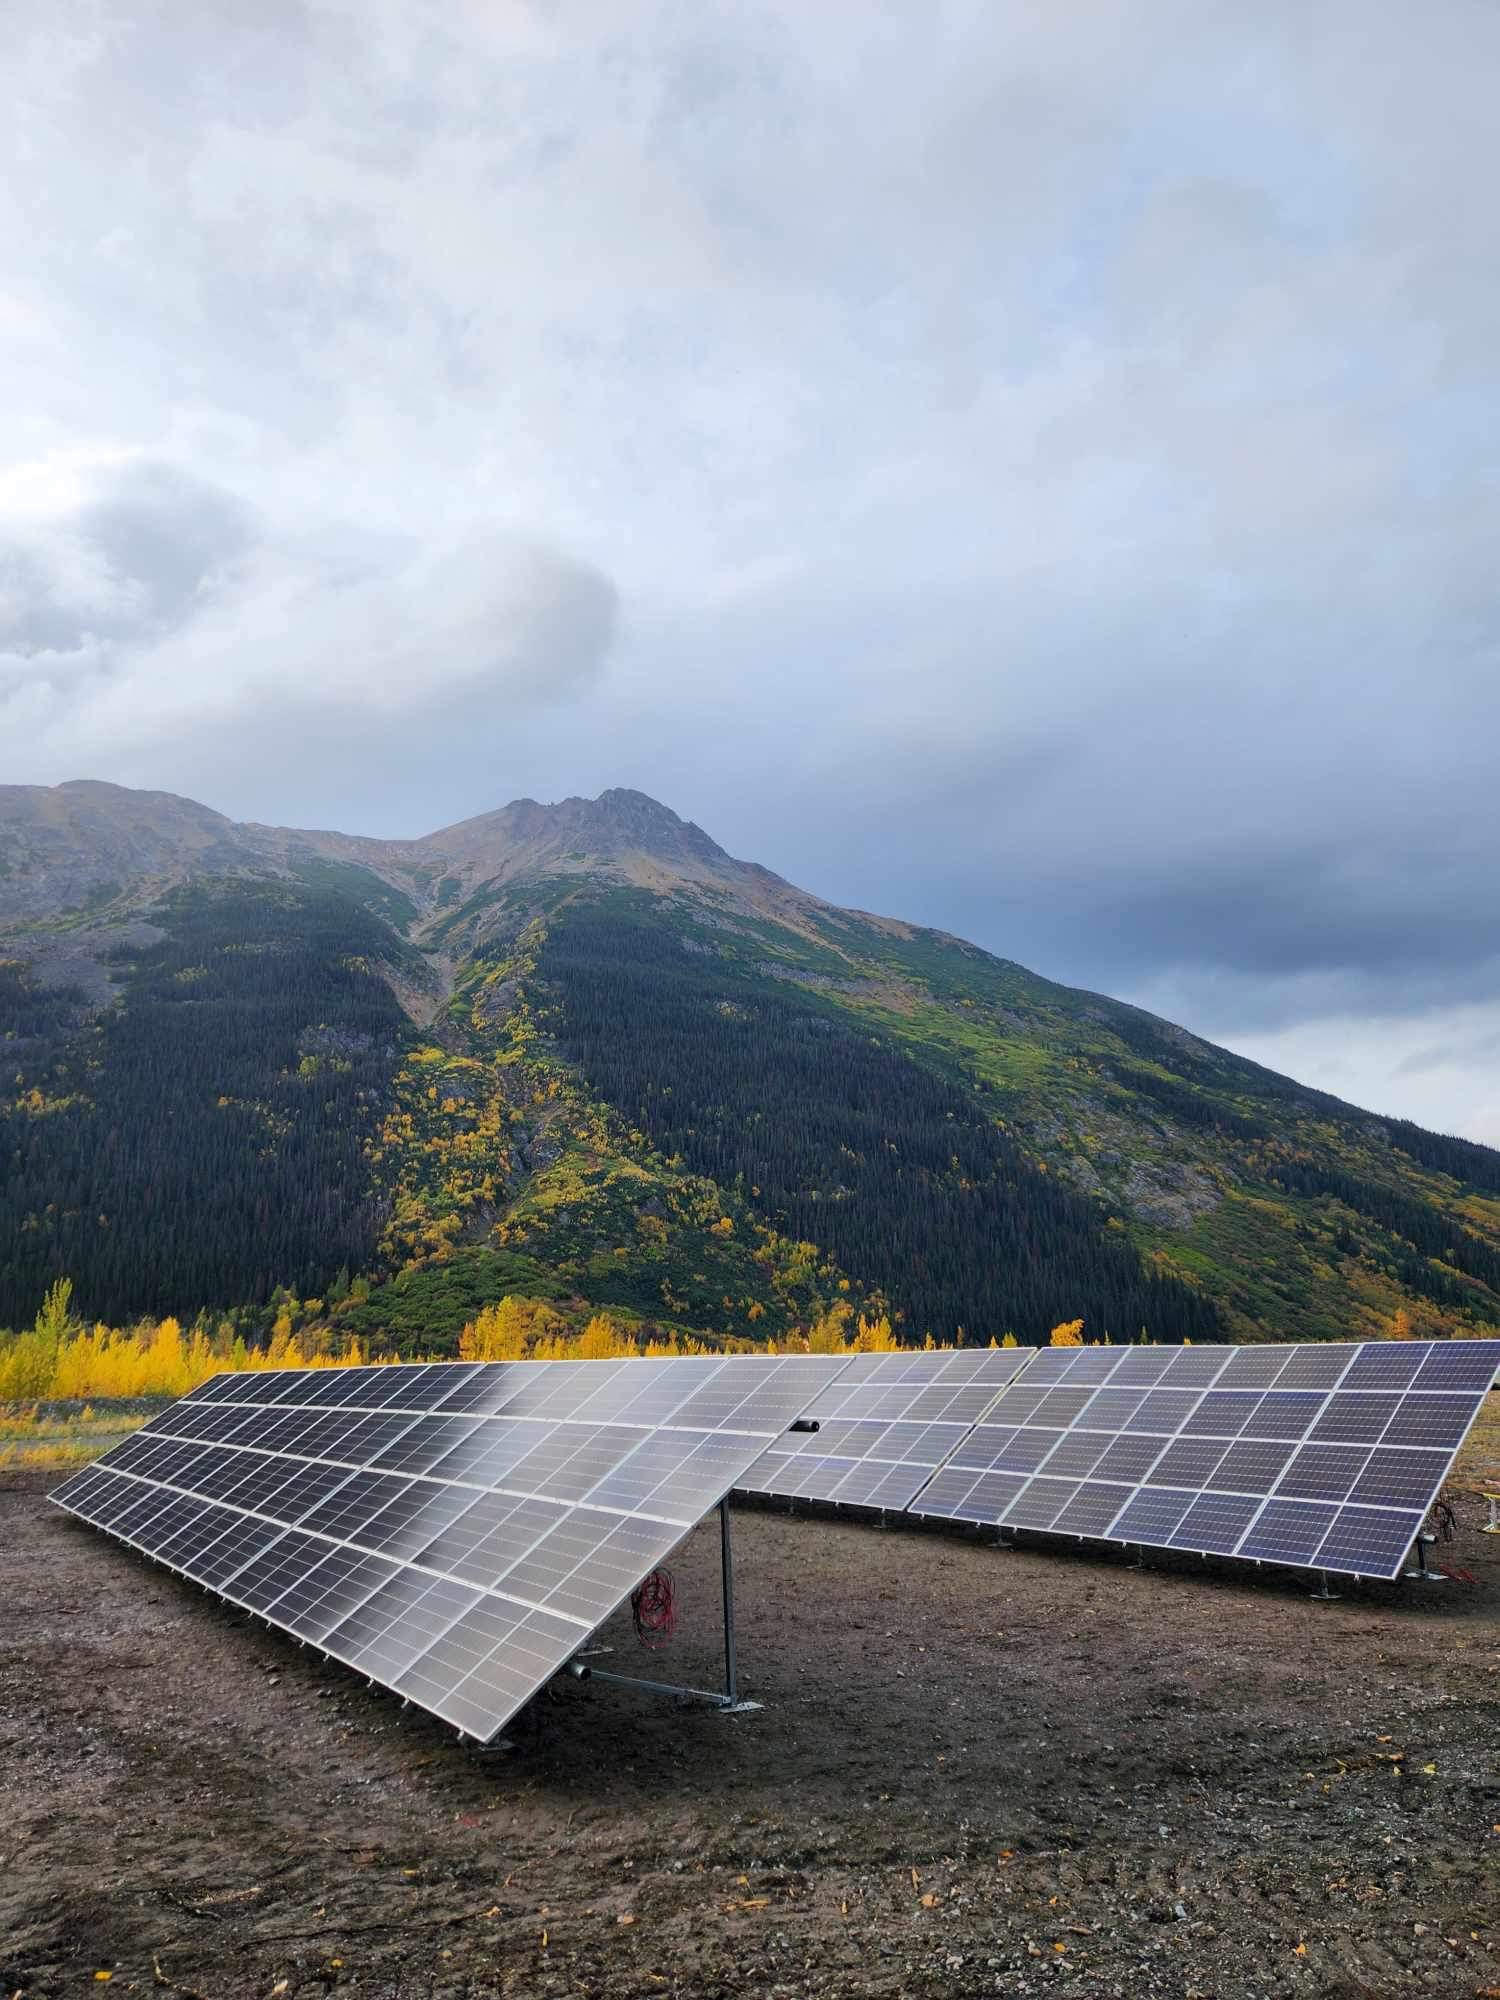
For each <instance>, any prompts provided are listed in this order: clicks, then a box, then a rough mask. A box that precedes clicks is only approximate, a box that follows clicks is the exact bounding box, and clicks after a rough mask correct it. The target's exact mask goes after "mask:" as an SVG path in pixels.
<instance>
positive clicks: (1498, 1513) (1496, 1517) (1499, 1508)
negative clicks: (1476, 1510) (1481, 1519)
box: [1479, 1493, 1500, 1535]
mask: <svg viewBox="0 0 1500 2000" xmlns="http://www.w3.org/2000/svg"><path fill="white" fill-rule="evenodd" d="M1484 1498H1485V1499H1486V1500H1487V1501H1488V1503H1489V1509H1490V1518H1489V1519H1488V1520H1487V1521H1486V1522H1485V1523H1484V1526H1483V1527H1482V1528H1481V1529H1480V1530H1479V1532H1480V1534H1481V1535H1500V1493H1486V1494H1485V1496H1484Z"/></svg>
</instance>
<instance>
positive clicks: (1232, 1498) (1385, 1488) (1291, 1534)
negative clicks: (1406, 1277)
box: [786, 1340, 1500, 1577]
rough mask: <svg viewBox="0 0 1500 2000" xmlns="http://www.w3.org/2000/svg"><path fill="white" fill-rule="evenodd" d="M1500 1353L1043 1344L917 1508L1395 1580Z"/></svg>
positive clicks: (1481, 1343)
mask: <svg viewBox="0 0 1500 2000" xmlns="http://www.w3.org/2000/svg"><path fill="white" fill-rule="evenodd" d="M1497 1365H1500V1341H1497V1340H1463V1341H1378V1342H1373V1341H1372V1342H1353V1341H1340V1342H1328V1343H1318V1344H1316V1345H1313V1344H1308V1345H1305V1346H1300V1347H1191V1346H1184V1347H1176V1348H1174V1347H1117V1348H1112V1347H1087V1348H1044V1349H1043V1350H1042V1351H1041V1352H1040V1353H1038V1354H1037V1355H1036V1356H1035V1358H1034V1359H1033V1360H1032V1362H1031V1365H1030V1366H1029V1367H1028V1368H1027V1369H1026V1371H1025V1373H1024V1375H1023V1376H1021V1377H1020V1379H1018V1380H1017V1381H1016V1382H1014V1383H1013V1384H1012V1385H1011V1386H1010V1387H1008V1388H1006V1389H1004V1390H1003V1391H1002V1392H1001V1394H1000V1395H999V1396H998V1397H996V1399H995V1401H994V1402H993V1403H992V1405H991V1406H990V1408H989V1409H988V1410H987V1411H986V1413H985V1416H984V1420H983V1421H982V1422H980V1423H977V1424H976V1425H975V1426H974V1428H973V1429H972V1430H971V1431H969V1432H968V1433H967V1434H966V1435H965V1436H964V1437H963V1438H962V1439H961V1440H960V1441H959V1442H958V1443H957V1444H956V1445H955V1447H954V1449H953V1451H952V1452H951V1453H950V1454H949V1456H948V1458H947V1459H946V1461H945V1462H944V1463H943V1464H942V1465H941V1466H940V1467H939V1468H938V1469H937V1471H936V1472H934V1474H933V1475H932V1477H931V1478H930V1479H929V1480H928V1481H927V1483H926V1484H925V1485H924V1486H923V1488H922V1489H921V1491H920V1492H919V1493H918V1494H917V1495H916V1496H915V1497H914V1498H913V1499H912V1500H911V1501H910V1503H909V1511H910V1512H911V1513H913V1514H915V1515H918V1516H930V1517H934V1518H939V1519H943V1520H959V1521H973V1522H978V1523H982V1524H984V1525H988V1526H994V1527H1003V1528H1029V1529H1034V1530H1041V1531H1043V1532H1046V1533H1049V1534H1056V1535H1074V1536H1078V1537H1081V1538H1085V1539H1095V1540H1104V1541H1115V1542H1133V1543H1137V1544H1140V1545H1145V1546H1152V1547H1157V1548H1170V1549H1182V1550H1186V1551H1190V1552H1194V1553H1198V1554H1203V1555H1222V1556H1239V1557H1243V1558H1245V1559H1247V1560H1252V1561H1257V1562H1274V1563H1288V1564H1294V1565H1297V1566H1299V1567H1302V1568H1307V1569H1318V1570H1337V1571H1343V1572H1348V1573H1352V1574H1355V1575H1360V1576H1378V1577H1392V1576H1395V1575H1396V1574H1397V1573H1398V1572H1399V1570H1400V1568H1401V1565H1402V1563H1403V1561H1404V1560H1405V1558H1406V1555H1407V1552H1408V1551H1409V1549H1410V1548H1411V1545H1412V1542H1413V1539H1414V1538H1415V1536H1416V1534H1417V1533H1418V1531H1419V1529H1420V1528H1421V1526H1422V1522H1423V1520H1424V1519H1425V1518H1426V1515H1427V1512H1428V1509H1429V1508H1430V1507H1431V1505H1432V1503H1433V1501H1434V1500H1435V1499H1436V1497H1437V1494H1438V1491H1439V1489H1440V1488H1441V1486H1442V1484H1443V1481H1444V1480H1445V1479H1446V1478H1447V1476H1448V1473H1449V1471H1450V1469H1451V1467H1452V1464H1453V1460H1454V1457H1455V1456H1456V1454H1457V1452H1458V1448H1459V1446H1460V1445H1461V1444H1462V1443H1463V1440H1464V1438H1465V1436H1466V1435H1467V1433H1468V1430H1469V1426H1470V1425H1471V1424H1472V1423H1473V1421H1474V1418H1475V1417H1476V1416H1477V1414H1478V1412H1479V1408H1480V1405H1481V1404H1482V1402H1483V1400H1484V1395H1485V1392H1486V1390H1487V1389H1488V1387H1489V1385H1490V1383H1491V1382H1492V1381H1493V1380H1494V1377H1495V1370H1496V1367H1497ZM842 1386H843V1385H842V1384H839V1385H837V1386H836V1388H835V1390H834V1392H833V1393H834V1394H835V1395H837V1394H838V1393H840V1391H841V1390H842ZM786 1442H787V1443H790V1442H792V1441H791V1440H787V1441H786Z"/></svg>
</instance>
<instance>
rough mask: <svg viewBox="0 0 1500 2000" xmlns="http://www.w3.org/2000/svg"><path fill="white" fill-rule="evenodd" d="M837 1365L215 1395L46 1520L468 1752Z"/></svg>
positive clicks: (367, 1374) (576, 1372) (356, 1373)
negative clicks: (205, 1592) (239, 1612)
mask: <svg viewBox="0 0 1500 2000" xmlns="http://www.w3.org/2000/svg"><path fill="white" fill-rule="evenodd" d="M847 1365H848V1362H847V1358H846V1357H838V1356H829V1357H824V1356H791V1357H786V1358H782V1359H777V1358H774V1357H764V1358H763V1357H744V1358H741V1357H735V1358H730V1359H725V1358H722V1357H718V1358H715V1357H702V1358H699V1357H686V1358H674V1359H665V1360H652V1361H646V1360H629V1361H555V1362H547V1361H541V1362H526V1361H519V1362H490V1363H462V1362H460V1363H435V1364H432V1365H427V1366H408V1367H388V1366H387V1367H368V1368H329V1369H284V1370H266V1371H261V1372H256V1373H250V1374H239V1375H220V1376H216V1377H215V1378H214V1379H213V1380H212V1381H210V1382H208V1383H205V1384H204V1385H203V1386H202V1387H201V1388H199V1389H197V1390H195V1391H194V1392H193V1393H192V1394H191V1395H190V1396H187V1397H185V1398H184V1399H183V1400H182V1401H181V1402H179V1403H176V1404H174V1405H173V1406H172V1408H171V1409H169V1410H167V1411H165V1412H163V1413H162V1414H161V1415H160V1416H158V1417H155V1418H153V1419H152V1420H151V1422H150V1423H148V1424H147V1425H145V1427H144V1428H143V1429H141V1430H139V1431H137V1432H136V1433H135V1434H134V1435H133V1436H132V1437H130V1438H129V1439H127V1440H126V1441H125V1442H124V1443H123V1444H121V1445H119V1446H117V1447H116V1448H115V1449H114V1450H113V1451H111V1452H109V1453H108V1454H107V1455H106V1456H105V1457H103V1458H101V1459H99V1460H97V1461H96V1462H95V1463H94V1464H93V1465H91V1466H89V1467H87V1468H86V1469H85V1470H84V1471H82V1472H80V1473H79V1474H77V1475H76V1477H74V1478H72V1479H70V1480H68V1481H67V1482H66V1483H65V1484H64V1485H63V1486H62V1487H60V1488H59V1489H58V1490H57V1491H56V1492H55V1493H54V1494H53V1495H52V1498H53V1499H55V1500H56V1501H57V1502H58V1503H59V1505H61V1506H63V1507H65V1508H67V1509H68V1511H69V1512H71V1513H73V1514H76V1515H78V1516H79V1517H80V1518H81V1519H83V1520H85V1521H88V1522H91V1523H92V1524H93V1525H94V1526H96V1527H98V1528H102V1529H104V1530H105V1531H106V1532H107V1533H109V1534H111V1535H114V1536H116V1537H117V1538H118V1539H119V1540H121V1541H123V1542H127V1543H129V1544H130V1545H131V1546H132V1547H134V1548H137V1549H140V1550H143V1551H144V1552H145V1553H146V1554H147V1555H149V1556H152V1557H154V1558H155V1559H156V1560H157V1561H159V1562H162V1563H165V1564H166V1565H167V1566H168V1567H170V1568H172V1569H174V1570H177V1571H179V1572H180V1573H181V1574H182V1575H184V1576H187V1577H190V1578H192V1579H193V1580H194V1581H195V1582H197V1583H201V1584H203V1585H205V1586H207V1587H208V1588H209V1589H211V1590H213V1591H216V1592H217V1593H218V1594H219V1595H220V1596H222V1597H225V1598H228V1599H229V1600H230V1601H231V1602H232V1603H234V1604H238V1605H241V1606H243V1607H244V1608H245V1609H247V1610H250V1611H253V1612H256V1613H258V1614H259V1615H260V1616H261V1617H263V1618H265V1619H267V1620H268V1621H269V1622H270V1623H271V1624H273V1625H277V1626H280V1627H281V1628H282V1629H284V1630H285V1631H287V1632H290V1633H292V1634H293V1635H294V1636H295V1637H297V1638H299V1639H303V1640H306V1641H308V1642H309V1643H311V1644H314V1645H316V1646H318V1647H320V1648H321V1649H322V1651H324V1652H325V1653H327V1654H329V1655H331V1656H332V1657H333V1658H334V1659H337V1660H340V1661H343V1662H344V1663H345V1664H346V1665H348V1666H351V1667H354V1668H356V1669H357V1670H358V1671H359V1672H360V1673H363V1674H366V1675H368V1676H369V1678H370V1679H371V1680H375V1681H379V1682H381V1683H382V1684H383V1685H385V1686H386V1687H389V1688H392V1689H394V1691H395V1692H396V1693H397V1694H400V1695H402V1696H404V1697H406V1698H407V1699H408V1700H410V1701H412V1702H414V1703H416V1704H418V1705H419V1706H420V1707H422V1708H425V1709H428V1710H430V1711H431V1712H432V1713H433V1714H434V1715H438V1716H441V1717H442V1718H443V1719H444V1720H445V1721H447V1722H450V1723H452V1724H453V1725H454V1726H455V1727H457V1728H458V1729H461V1730H463V1731H464V1732H465V1733H466V1734H468V1735H470V1736H473V1737H477V1738H479V1739H480V1740H482V1741H488V1740H489V1739H490V1738H491V1737H493V1736H494V1735H495V1734H496V1732H497V1731H498V1730H500V1729H501V1728H502V1727H503V1726H504V1724H505V1723H506V1722H507V1721H508V1720H509V1718H510V1717H511V1716H512V1715H514V1714H515V1712H516V1710H517V1709H519V1708H520V1707H521V1706H522V1705H523V1704H524V1703H525V1702H526V1701H527V1700H529V1699H530V1697H531V1696H532V1695H533V1694H535V1693H536V1691H537V1690H538V1688H540V1687H541V1686H542V1685H544V1683H545V1682H546V1681H547V1680H548V1679H550V1677H551V1676H552V1675H553V1674H554V1673H556V1672H557V1671H558V1669H559V1668H560V1667H562V1666H564V1665H566V1663H567V1662H568V1660H569V1659H571V1658H572V1657H573V1655H574V1654H575V1653H576V1652H577V1651H578V1649H579V1647H580V1646H581V1645H582V1644H583V1643H584V1642H585V1640H586V1639H587V1638H588V1636H589V1634H590V1633H591V1632H593V1631H594V1630H595V1628H596V1627H597V1626H599V1625H600V1624H601V1623H602V1622H603V1621H604V1620H605V1619H606V1618H607V1617H608V1616H609V1615H610V1613H611V1612H612V1611H614V1610H615V1609H616V1607H617V1606H618V1605H620V1604H621V1603H623V1602H624V1600H625V1598H626V1597H627V1596H628V1595H629V1594H630V1592H631V1591H632V1590H633V1589H634V1587H635V1585H636V1584H637V1583H639V1582H640V1580H641V1579H642V1577H644V1576H646V1575H647V1574H648V1573H649V1572H650V1571H651V1570H652V1569H653V1568H654V1567H655V1566H656V1565H657V1564H658V1563H659V1562H661V1561H662V1559H663V1558H664V1557H665V1556H666V1555H668V1554H669V1553H670V1552H671V1550H672V1549H673V1548H674V1547H675V1546H676V1545H677V1543H678V1542H680V1541H681V1540H682V1538H683V1536H684V1535H685V1534H686V1533H687V1532H688V1531H689V1530H690V1529H691V1528H692V1527H693V1526H694V1524H695V1523H696V1522H697V1521H699V1520H700V1519H701V1518H702V1516H703V1515H704V1514H705V1513H706V1512H708V1510H709V1509H710V1508H712V1507H713V1506H714V1505H715V1504H716V1503H717V1502H718V1501H719V1500H720V1499H721V1498H722V1497H723V1496H724V1495H725V1494H726V1493H727V1492H728V1491H729V1490H730V1488H731V1487H732V1486H733V1485H734V1484H735V1482H736V1480H737V1479H738V1478H740V1477H741V1476H742V1475H743V1473H744V1472H745V1470H746V1468H747V1467H748V1466H749V1465H751V1464H752V1463H753V1462H754V1461H755V1460H756V1459H757V1458H758V1457H760V1455H761V1454H762V1453H763V1452H764V1450H765V1448H766V1444H767V1442H768V1440H769V1439H770V1438H772V1437H775V1436H776V1435H778V1434H779V1433H780V1432H781V1431H783V1430H785V1428H786V1427H787V1425H788V1424H790V1423H792V1422H793V1421H794V1420H795V1419H796V1418H798V1417H799V1416H801V1414H802V1413H803V1411H804V1410H805V1409H806V1407H807V1405H808V1404H809V1403H810V1402H812V1401H813V1399H814V1398H815V1397H816V1396H817V1395H818V1393H819V1392H820V1391H821V1390H824V1389H826V1388H827V1387H828V1386H829V1384H830V1383H831V1382H832V1381H833V1380H834V1379H836V1377H837V1376H838V1375H839V1374H840V1373H841V1372H842V1371H843V1369H844V1368H845V1367H846V1366H847Z"/></svg>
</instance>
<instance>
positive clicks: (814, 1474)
mask: <svg viewBox="0 0 1500 2000" xmlns="http://www.w3.org/2000/svg"><path fill="white" fill-rule="evenodd" d="M1031 1356H1032V1350H1031V1349H1030V1348H1028V1347H975V1348H957V1349H943V1350H938V1351H936V1352H929V1351H918V1352H914V1353H905V1354H857V1355H855V1357H854V1359H853V1360H852V1361H851V1362H850V1363H849V1366H848V1367H847V1368H846V1369H845V1371H844V1373H843V1374H842V1375H840V1376H839V1378H838V1380H837V1381H836V1382H834V1383H832V1384H831V1385H830V1386H829V1387H828V1388H827V1389H825V1390H824V1391H823V1393H822V1394H821V1395H820V1396H819V1397H818V1398H817V1400H816V1401H815V1402H813V1403H812V1404H810V1405H809V1407H808V1410H807V1412H806V1414H807V1415H808V1416H809V1417H811V1418H815V1419H816V1420H817V1422H818V1425H819V1429H818V1430H817V1431H816V1432H814V1433H811V1434H809V1433H803V1432H795V1431H794V1432H792V1433H790V1434H788V1435H785V1436H782V1437H779V1438H777V1440H776V1441H775V1443H774V1444H773V1445H772V1446H771V1447H770V1449H769V1450H768V1451H767V1452H766V1454H765V1456H764V1457H763V1458H762V1459H761V1460H760V1461H759V1463H758V1464H756V1465H753V1466H752V1467H751V1468H750V1470H749V1472H747V1473H746V1475H745V1477H744V1478H743V1479H742V1480H741V1481H740V1482H739V1485H740V1490H741V1491H742V1492H745V1493H755V1494H765V1495H775V1496H778V1497H780V1498H782V1499H788V1500H802V1499H806V1500H831V1501H835V1502H837V1503H838V1504H840V1505H847V1506H857V1507H882V1508H892V1509H901V1508H906V1507H909V1506H910V1505H911V1502H912V1501H913V1500H914V1499H915V1498H916V1496H917V1494H918V1493H919V1492H920V1491H921V1489H922V1487H923V1486H924V1485H925V1484H926V1483H927V1481H928V1480H929V1479H930V1478H931V1476H932V1474H933V1473H934V1472H935V1471H936V1470H937V1468H938V1467H939V1466H940V1465H941V1464H942V1463H943V1461H944V1460H945V1459H946V1458H948V1457H949V1456H950V1455H951V1453H952V1452H953V1451H954V1450H955V1449H956V1448H957V1447H958V1446H959V1445H960V1444H961V1443H962V1442H963V1440H964V1438H965V1436H966V1435H967V1433H968V1432H969V1431H970V1430H971V1429H972V1428H973V1426H974V1425H975V1424H976V1423H978V1421H979V1419H980V1418H981V1417H982V1416H983V1415H984V1413H985V1411H986V1410H987V1409H988V1408H989V1406H990V1404H991V1403H993V1401H994V1400H995V1397H996V1396H997V1394H998V1393H999V1392H1000V1390H1002V1389H1003V1388H1004V1387H1005V1386H1006V1384H1007V1383H1009V1382H1013V1381H1014V1380H1015V1378H1016V1377H1017V1375H1019V1374H1020V1373H1021V1371H1022V1369H1023V1368H1025V1366H1026V1364H1027V1363H1028V1362H1029V1361H1030V1359H1031Z"/></svg>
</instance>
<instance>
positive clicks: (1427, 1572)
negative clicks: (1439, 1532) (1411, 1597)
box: [1401, 1534, 1448, 1583]
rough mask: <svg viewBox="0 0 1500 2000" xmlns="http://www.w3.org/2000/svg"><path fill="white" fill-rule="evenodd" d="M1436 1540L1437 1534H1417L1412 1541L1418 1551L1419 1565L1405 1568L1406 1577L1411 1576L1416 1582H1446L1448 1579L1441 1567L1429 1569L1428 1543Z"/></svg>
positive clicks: (1404, 1574) (1413, 1546) (1403, 1573)
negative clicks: (1413, 1567)
mask: <svg viewBox="0 0 1500 2000" xmlns="http://www.w3.org/2000/svg"><path fill="white" fill-rule="evenodd" d="M1436 1540H1437V1536H1436V1535H1425V1534H1419V1535H1418V1536H1417V1538H1416V1540H1415V1541H1414V1542H1413V1543H1412V1548H1413V1549H1414V1550H1415V1552H1416V1557H1417V1566H1416V1568H1415V1569H1408V1570H1403V1571H1402V1572H1401V1574H1402V1575H1403V1576H1404V1577H1407V1578H1409V1579H1410V1580H1411V1581H1412V1582H1414V1583H1446V1582H1447V1581H1448V1579H1447V1577H1445V1576H1444V1575H1443V1572H1442V1571H1441V1570H1440V1569H1429V1568H1428V1566H1427V1545H1428V1543H1429V1542H1435V1541H1436Z"/></svg>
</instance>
